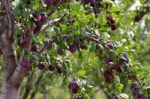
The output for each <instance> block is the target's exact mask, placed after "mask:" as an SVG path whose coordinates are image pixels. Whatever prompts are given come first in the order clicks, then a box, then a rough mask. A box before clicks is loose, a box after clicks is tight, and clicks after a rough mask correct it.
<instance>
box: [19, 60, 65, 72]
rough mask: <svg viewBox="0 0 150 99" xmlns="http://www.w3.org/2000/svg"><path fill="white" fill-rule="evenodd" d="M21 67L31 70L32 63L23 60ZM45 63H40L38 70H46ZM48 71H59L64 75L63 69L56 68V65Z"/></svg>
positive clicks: (49, 67) (50, 66)
mask: <svg viewBox="0 0 150 99" xmlns="http://www.w3.org/2000/svg"><path fill="white" fill-rule="evenodd" d="M21 66H22V67H24V68H27V69H28V68H30V66H31V62H30V60H27V59H23V60H22V62H21ZM45 66H46V65H45V63H44V62H39V63H38V65H37V67H38V69H40V70H44V69H45ZM48 69H49V71H52V72H53V71H55V70H57V72H58V73H60V74H61V73H63V71H64V70H63V67H61V66H54V65H52V64H51V65H49V66H48Z"/></svg>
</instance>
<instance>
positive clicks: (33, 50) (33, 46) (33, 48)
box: [31, 44, 37, 52]
mask: <svg viewBox="0 0 150 99" xmlns="http://www.w3.org/2000/svg"><path fill="white" fill-rule="evenodd" d="M31 51H32V52H36V51H37V45H36V44H33V45H31Z"/></svg>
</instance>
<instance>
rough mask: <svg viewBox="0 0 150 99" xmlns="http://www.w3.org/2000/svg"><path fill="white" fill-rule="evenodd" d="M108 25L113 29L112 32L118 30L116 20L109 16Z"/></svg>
mask: <svg viewBox="0 0 150 99" xmlns="http://www.w3.org/2000/svg"><path fill="white" fill-rule="evenodd" d="M107 24H108V26H109V27H111V30H113V31H114V30H116V29H117V26H116V25H115V20H114V19H113V17H112V16H108V17H107Z"/></svg>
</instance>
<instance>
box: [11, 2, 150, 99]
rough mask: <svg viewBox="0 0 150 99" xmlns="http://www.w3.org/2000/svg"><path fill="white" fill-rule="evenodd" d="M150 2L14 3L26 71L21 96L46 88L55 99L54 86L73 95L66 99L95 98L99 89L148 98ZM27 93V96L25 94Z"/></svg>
mask: <svg viewBox="0 0 150 99" xmlns="http://www.w3.org/2000/svg"><path fill="white" fill-rule="evenodd" d="M137 3H139V5H136V4H137ZM149 3H150V2H149V0H139V1H138V0H82V1H80V0H14V1H12V5H13V15H14V19H15V23H16V24H15V35H14V41H15V46H16V55H17V58H18V59H20V63H21V65H22V67H23V68H26V69H27V73H26V75H25V76H26V77H25V79H24V81H23V84H22V90H21V95H22V97H23V99H26V98H27V97H29V96H30V98H33V97H35V96H34V95H35V94H36V93H42V94H44V95H45V93H47V92H48V93H50V95H49V97H51V98H53V99H55V97H54V96H53V94H51V93H55V88H56V89H57V92H60V94H64V93H63V92H67V93H69V94H67V95H66V98H65V99H67V97H69V98H70V99H75V98H77V99H82V98H83V99H92V97H95V94H96V93H99V91H100V92H101V94H105V96H106V97H107V98H108V99H113V98H114V99H118V98H119V99H131V97H132V98H135V99H146V98H147V97H148V92H147V90H146V89H145V87H147V86H149V85H150V79H149V78H150V67H149V64H150V62H149V60H150V58H149V57H148V56H149V55H150V46H149V45H150V35H149V34H150V30H149V29H150V18H149V17H148V16H149V15H150V13H149V11H150V6H149V5H148V4H149ZM145 75H147V76H145ZM72 83H73V85H70V84H72ZM134 83H136V84H134ZM55 86H56V87H55ZM62 90H63V91H62ZM27 91H28V92H29V93H28V94H29V96H25V94H26V93H27ZM53 91H54V92H53ZM56 95H57V94H56ZM58 96H59V95H58ZM79 96H82V98H81V97H80V98H79ZM59 98H61V97H57V98H56V99H59ZM69 98H68V99H69ZM94 99H95V98H94Z"/></svg>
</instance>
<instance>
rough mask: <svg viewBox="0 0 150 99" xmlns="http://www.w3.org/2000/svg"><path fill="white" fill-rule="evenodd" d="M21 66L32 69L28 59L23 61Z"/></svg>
mask: <svg viewBox="0 0 150 99" xmlns="http://www.w3.org/2000/svg"><path fill="white" fill-rule="evenodd" d="M21 66H22V67H23V68H29V67H30V61H29V60H26V59H23V60H22V62H21Z"/></svg>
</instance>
